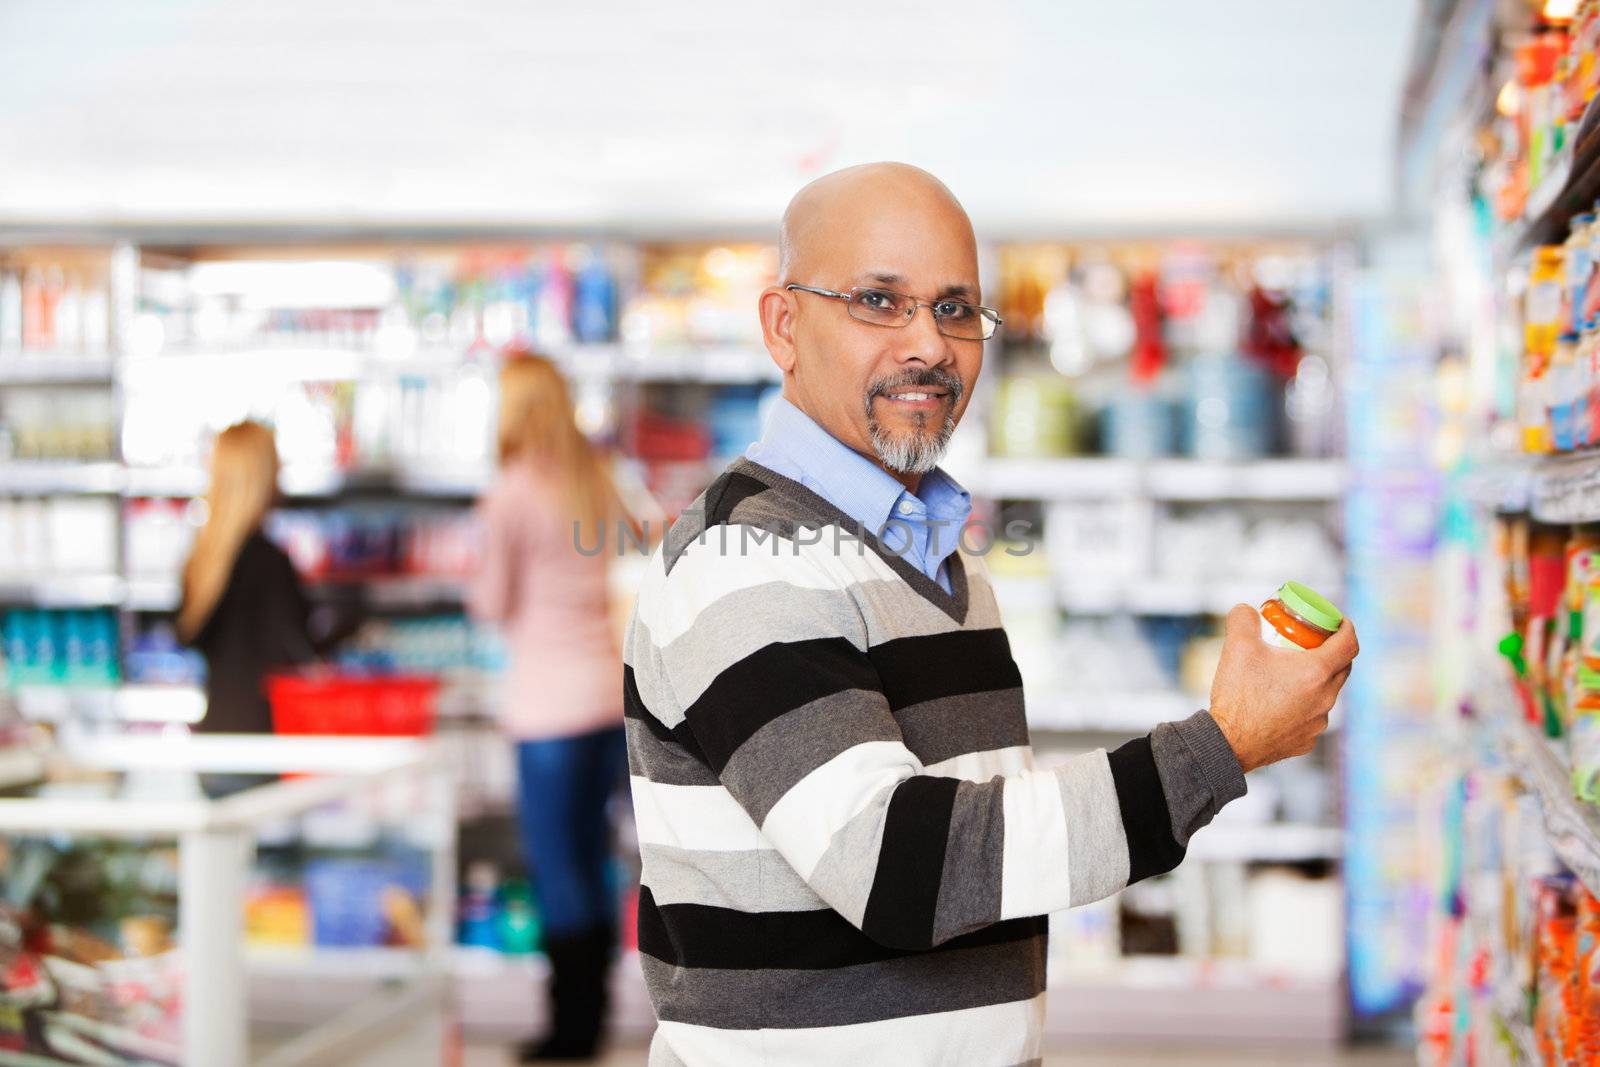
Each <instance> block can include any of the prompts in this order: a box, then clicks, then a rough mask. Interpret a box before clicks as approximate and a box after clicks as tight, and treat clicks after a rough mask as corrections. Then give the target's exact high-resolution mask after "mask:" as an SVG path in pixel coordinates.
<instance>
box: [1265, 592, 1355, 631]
mask: <svg viewBox="0 0 1600 1067" xmlns="http://www.w3.org/2000/svg"><path fill="white" fill-rule="evenodd" d="M1278 599H1279V600H1281V601H1283V606H1284V607H1286V608H1288V609H1289V610H1290V611H1292V612H1294V613H1295V614H1296V615H1298V616H1300V617H1301V618H1302V619H1304V620H1306V622H1309V623H1310V624H1311V625H1313V626H1316V627H1318V628H1320V629H1323V630H1327V631H1328V632H1329V633H1332V632H1333V631H1335V630H1337V629H1338V628H1339V624H1340V623H1342V622H1344V614H1343V613H1342V612H1341V611H1340V610H1339V609H1338V608H1336V607H1334V606H1333V601H1331V600H1329V599H1328V598H1327V597H1325V596H1323V595H1322V594H1321V593H1319V592H1317V591H1316V590H1315V589H1312V588H1311V587H1310V586H1307V585H1301V584H1300V583H1299V582H1284V583H1283V584H1282V585H1280V586H1279V587H1278Z"/></svg>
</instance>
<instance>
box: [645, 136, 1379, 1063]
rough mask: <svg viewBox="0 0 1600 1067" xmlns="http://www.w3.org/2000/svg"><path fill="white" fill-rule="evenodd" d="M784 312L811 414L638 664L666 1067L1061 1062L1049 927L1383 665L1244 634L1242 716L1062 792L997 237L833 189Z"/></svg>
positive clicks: (673, 601) (1200, 722)
mask: <svg viewBox="0 0 1600 1067" xmlns="http://www.w3.org/2000/svg"><path fill="white" fill-rule="evenodd" d="M780 240H781V254H780V263H781V268H780V269H781V276H780V278H779V280H778V284H777V285H775V286H773V287H772V288H770V289H767V290H766V291H765V292H763V293H762V294H761V303H760V314H761V325H762V331H763V335H764V337H765V340H766V345H767V350H768V351H769V352H770V353H771V355H772V358H773V360H774V361H775V362H776V363H777V365H778V366H779V367H780V368H782V370H783V396H782V398H781V399H780V400H779V401H778V402H777V405H776V407H775V409H774V410H773V412H772V414H771V417H770V419H769V420H768V423H767V426H766V428H765V431H764V434H763V436H762V439H761V440H760V441H759V442H757V443H756V444H755V445H753V446H752V447H751V448H750V450H749V451H748V452H747V453H746V455H745V456H744V457H742V458H740V459H739V460H738V461H736V462H735V463H733V464H732V465H731V466H729V467H728V469H727V470H726V471H724V472H723V473H722V474H721V475H720V476H719V477H718V478H717V479H716V481H714V482H713V483H712V484H711V486H710V487H709V488H707V489H706V491H705V493H704V494H703V495H702V496H701V498H700V499H699V500H697V501H696V502H695V504H694V505H692V506H691V507H690V508H689V510H688V511H687V512H686V513H685V515H684V517H683V518H682V519H681V520H680V521H679V522H678V523H677V524H676V525H675V526H674V527H673V529H672V531H671V533H670V534H669V536H668V537H667V539H666V541H665V542H664V544H663V545H662V547H661V550H660V551H659V552H658V553H657V554H656V555H655V557H654V558H653V559H652V561H651V566H650V570H649V573H648V575H647V577H646V580H645V582H644V584H643V587H642V589H641V592H640V594H639V599H638V603H637V605H636V607H635V610H634V615H633V619H632V622H631V623H630V626H629V632H628V639H627V644H626V648H625V650H624V654H623V658H624V661H625V664H626V666H625V670H624V693H625V709H626V714H627V731H628V749H629V761H630V769H631V774H632V782H633V796H634V810H635V813H636V816H637V820H638V829H639V843H640V849H641V852H642V855H643V860H644V871H643V879H642V881H643V886H642V888H641V891H640V900H639V950H640V958H641V962H642V964H643V967H644V972H645V978H646V981H647V983H648V985H649V989H650V995H651V999H652V1001H653V1003H654V1005H655V1010H656V1014H657V1017H658V1018H659V1020H660V1025H659V1027H658V1028H657V1030H656V1035H655V1039H654V1041H653V1043H652V1045H651V1050H650V1063H651V1064H652V1065H655V1067H666V1065H679V1064H682V1065H688V1067H722V1065H726V1067H751V1065H755V1064H786V1065H787V1064H859V1065H866V1064H871V1065H873V1067H879V1065H884V1064H917V1065H926V1064H950V1065H961V1067H1001V1065H1008V1067H1009V1065H1013V1064H1019V1063H1036V1062H1038V1059H1039V1055H1040V1029H1041V1023H1042V1019H1043V1014H1044V1001H1043V997H1044V984H1045V948H1046V921H1045V916H1046V915H1048V914H1049V913H1050V912H1053V911H1059V910H1061V909H1063V908H1069V907H1072V906H1074V905H1078V904H1083V903H1087V902H1089V901H1092V900H1097V899H1099V898H1102V897H1105V896H1107V895H1109V894H1111V893H1115V892H1116V891H1117V890H1119V889H1121V888H1122V887H1123V886H1125V885H1128V884H1129V883H1131V882H1134V881H1138V880H1139V879H1142V878H1148V877H1150V876H1151V875H1156V874H1161V873H1163V872H1165V871H1169V870H1171V869H1172V868H1173V867H1174V866H1176V865H1177V864H1178V863H1179V862H1180V861H1181V860H1182V859H1183V856H1184V852H1185V849H1186V847H1187V845H1188V842H1189V840H1190V837H1191V836H1192V835H1193V834H1194V833H1195V832H1196V831H1197V830H1199V829H1200V828H1201V827H1203V826H1204V825H1206V823H1208V822H1209V821H1210V820H1211V818H1212V817H1213V816H1214V815H1215V814H1216V813H1217V811H1218V810H1219V809H1220V808H1221V807H1222V806H1223V805H1224V804H1226V803H1228V802H1229V801H1230V800H1232V799H1234V798H1236V797H1238V796H1240V795H1242V794H1243V793H1244V792H1245V781H1244V774H1245V772H1246V771H1249V770H1251V769H1253V768H1255V767H1258V766H1261V765H1263V764H1266V763H1270V762H1273V761H1275V760H1278V759H1282V758H1284V757H1287V756H1291V755H1298V754H1301V753H1304V752H1307V751H1309V750H1310V749H1311V747H1312V745H1313V743H1314V742H1315V740H1316V738H1317V736H1318V735H1319V734H1320V733H1321V732H1322V730H1323V729H1324V728H1325V727H1326V725H1327V715H1328V711H1329V709H1330V708H1331V707H1332V706H1333V702H1334V698H1335V697H1336V696H1337V694H1338V692H1339V689H1340V687H1341V686H1342V685H1343V683H1344V680H1345V678H1346V677H1347V676H1348V673H1349V669H1350V663H1351V661H1352V659H1353V658H1354V657H1355V654H1356V640H1355V634H1354V631H1353V630H1351V629H1350V628H1349V624H1348V623H1347V624H1346V626H1345V628H1344V629H1343V630H1341V631H1340V632H1339V633H1337V634H1335V635H1334V637H1333V638H1331V639H1329V641H1328V642H1327V643H1326V644H1324V645H1323V646H1322V648H1320V649H1318V650H1316V651H1314V652H1300V651H1284V650H1278V649H1271V648H1268V647H1267V646H1266V645H1265V644H1263V643H1262V642H1261V640H1260V638H1259V637H1258V629H1257V627H1258V625H1259V619H1258V618H1257V616H1256V614H1255V612H1254V611H1253V610H1252V609H1251V608H1249V607H1248V606H1243V605H1241V606H1240V607H1237V608H1235V609H1234V611H1233V612H1232V613H1231V614H1230V615H1229V616H1228V620H1227V637H1226V643H1225V646H1224V651H1223V656H1222V663H1221V666H1220V667H1219V669H1218V672H1217V676H1216V679H1215V682H1214V684H1213V688H1212V693H1211V706H1210V708H1209V710H1207V711H1199V712H1196V713H1195V714H1194V715H1192V716H1190V717H1189V718H1188V719H1185V720H1183V721H1181V722H1174V723H1165V724H1162V725H1161V726H1158V727H1156V729H1154V730H1153V731H1151V732H1150V733H1149V734H1148V735H1146V736H1144V737H1141V738H1138V739H1136V740H1133V741H1130V742H1128V743H1127V744H1125V745H1123V746H1122V747H1120V748H1118V749H1116V750H1115V751H1113V752H1106V751H1103V750H1100V751H1095V752H1091V753H1088V754H1086V755H1081V756H1077V757H1075V758H1073V759H1071V760H1069V761H1068V762H1066V763H1064V764H1062V765H1059V766H1056V767H1052V768H1050V769H1047V770H1046V769H1037V770H1036V769H1035V768H1034V766H1033V756H1032V751H1031V749H1030V748H1029V743H1028V727H1027V721H1026V718H1025V716H1024V714H1023V695H1022V688H1021V679H1020V676H1019V675H1018V673H1017V668H1016V665H1015V663H1014V662H1013V661H1012V658H1011V653H1010V649H1009V646H1008V645H1007V642H1006V636H1005V631H1004V630H1003V629H1002V628H1001V622H1000V613H999V610H998V609H997V607H996V605H995V597H994V592H993V590H992V589H991V587H990V584H989V580H988V577H987V575H986V573H985V571H984V567H983V562H982V560H981V558H979V557H978V556H975V555H968V554H966V553H962V552H956V551H954V549H955V548H956V546H957V537H956V536H955V535H956V533H957V532H958V531H959V530H960V529H961V527H962V524H964V523H965V522H966V520H967V517H968V513H969V508H970V502H969V498H968V495H967V493H966V492H965V491H964V490H962V488H961V487H960V486H959V485H957V484H956V483H955V481H954V480H952V479H951V478H950V477H949V476H948V475H947V474H945V473H944V471H942V470H941V469H940V468H939V467H938V462H939V458H940V456H941V455H942V453H943V452H944V449H945V446H946V444H947V443H948V442H949V439H950V435H951V433H952V432H954V430H955V428H956V425H957V424H958V423H959V422H960V420H961V415H962V413H963V412H964V411H965V410H966V407H967V404H968V402H969V401H970V400H971V397H972V392H973V387H974V385H975V384H976V383H977V379H978V373H979V371H980V370H981V368H982V365H983V340H984V339H985V338H986V337H988V336H990V335H991V334H992V332H993V330H994V327H995V326H996V325H998V322H999V319H998V316H997V315H995V313H994V312H993V311H992V310H990V309H988V308H986V307H985V306H984V305H983V298H982V293H981V291H980V289H979V284H978V264H977V252H976V245H975V241H974V238H973V232H972V226H971V224H970V223H969V222H968V220H967V216H966V213H965V212H964V211H963V210H962V209H961V206H960V204H958V203H957V202H956V200H955V197H953V196H952V195H951V194H950V191H949V190H948V189H946V188H945V187H944V186H943V185H942V184H941V183H940V182H938V181H937V180H936V179H934V178H933V177H932V176H931V175H929V174H926V173H924V172H923V171H920V170H917V169H916V168H914V167H908V166H904V165H900V164H876V165H871V166H865V167H853V168H851V169H849V170H844V171H840V172H838V173H836V174H831V175H828V176H827V177H824V178H821V179H819V180H817V181H815V182H813V183H812V184H811V185H809V186H807V187H806V188H805V189H803V190H801V191H800V193H799V194H798V195H797V196H796V197H795V198H794V201H793V202H792V203H791V204H790V206H789V209H788V211H787V212H785V214H784V217H783V229H782V234H781V238H780Z"/></svg>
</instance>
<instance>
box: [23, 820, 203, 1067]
mask: <svg viewBox="0 0 1600 1067" xmlns="http://www.w3.org/2000/svg"><path fill="white" fill-rule="evenodd" d="M0 878H3V880H4V882H5V885H6V900H5V902H4V903H3V904H0V998H3V999H4V1001H5V1003H6V1005H7V1008H8V1010H7V1011H6V1012H5V1013H3V1016H0V1048H4V1049H6V1050H8V1051H9V1052H12V1053H18V1054H24V1055H27V1056H32V1057H49V1062H79V1063H84V1062H107V1063H110V1062H117V1063H123V1062H156V1063H164V1064H176V1063H178V1062H179V1060H180V1052H179V1048H180V1033H179V1028H180V1025H181V1007H180V1000H181V997H180V988H181V984H182V973H183V966H182V956H181V954H180V953H179V952H178V951H177V950H176V949H175V948H174V947H173V944H172V938H171V932H172V930H173V928H174V926H175V923H176V920H177V897H176V891H177V881H178V877H177V857H176V854H175V851H174V850H172V849H167V848H159V847H158V848H149V847H147V846H144V845H140V844H134V843H126V842H116V841H81V842H80V841H69V840H63V839H51V840H45V839H40V838H31V837H22V838H11V839H8V840H7V841H6V842H5V843H4V845H3V847H0Z"/></svg>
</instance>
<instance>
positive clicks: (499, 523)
mask: <svg viewBox="0 0 1600 1067" xmlns="http://www.w3.org/2000/svg"><path fill="white" fill-rule="evenodd" d="M477 521H478V534H479V537H480V538H481V545H482V553H483V554H482V557H481V559H480V561H479V565H478V571H477V573H476V574H475V575H474V576H473V579H472V583H471V585H470V587H469V588H468V590H467V610H468V611H469V612H470V613H471V614H472V616H473V617H474V618H477V619H480V620H482V621H484V622H496V623H500V622H505V621H506V620H508V619H509V618H510V617H511V616H512V615H513V614H515V613H516V609H517V605H516V591H517V585H518V580H519V578H520V570H521V567H522V558H521V553H522V545H521V539H520V536H519V528H520V523H519V522H518V516H517V513H516V509H515V508H514V507H512V506H511V503H510V501H509V500H508V499H507V497H506V494H505V492H504V490H503V488H502V486H501V485H500V484H499V483H497V484H496V486H495V487H494V489H492V490H490V492H489V493H488V494H487V495H486V496H485V497H484V498H483V501H482V502H481V503H480V504H479V505H478V511H477Z"/></svg>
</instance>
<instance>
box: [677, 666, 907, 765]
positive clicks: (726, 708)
mask: <svg viewBox="0 0 1600 1067" xmlns="http://www.w3.org/2000/svg"><path fill="white" fill-rule="evenodd" d="M877 688H878V676H877V674H876V673H875V672H874V671H873V669H872V665H871V664H870V663H868V662H867V659H866V657H865V656H863V655H862V654H861V652H860V650H859V649H857V648H856V646H854V645H852V644H851V643H850V642H849V641H847V640H846V639H845V638H843V637H818V638H814V639H812V640H808V641H774V642H773V643H772V644H770V645H766V646H764V647H762V648H759V649H757V650H756V651H754V652H752V653H751V654H750V655H748V656H746V657H745V658H744V659H742V660H740V661H739V662H737V663H734V664H732V665H730V666H729V667H728V668H727V669H726V670H724V671H723V672H722V673H721V674H719V675H717V677H716V679H715V680H714V681H712V683H711V684H710V685H709V686H707V687H706V690H705V692H703V693H701V694H700V696H699V697H698V698H697V699H696V700H695V702H694V703H693V704H691V705H689V708H688V710H687V711H686V712H685V713H684V719H685V721H686V723H687V724H688V727H689V729H691V730H693V731H694V736H695V737H696V738H697V739H698V740H699V742H700V747H701V749H702V750H703V751H704V752H705V754H706V758H707V759H708V760H709V761H710V764H711V768H712V769H713V770H715V771H716V772H717V773H718V774H721V773H722V769H723V768H724V767H726V766H727V765H728V760H729V759H730V758H731V757H732V756H733V754H734V752H735V751H737V750H738V748H739V746H740V745H742V744H744V743H745V742H746V741H748V740H749V739H750V736H751V735H752V734H754V733H755V732H756V731H757V730H759V729H761V728H762V727H763V726H765V725H766V724H767V723H769V722H771V721H772V720H773V719H776V718H777V717H778V716H780V715H782V714H784V713H785V712H788V711H792V710H794V709H795V708H798V707H801V706H803V705H806V704H809V703H811V702H812V701H813V700H816V699H818V698H820V697H825V696H831V695H832V694H834V693H842V692H844V691H846V690H849V689H869V690H875V689H877Z"/></svg>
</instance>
